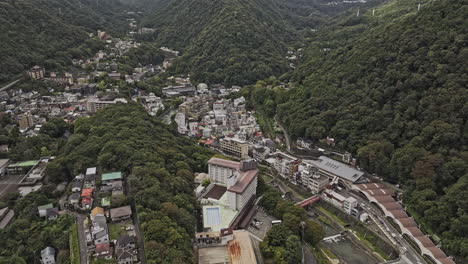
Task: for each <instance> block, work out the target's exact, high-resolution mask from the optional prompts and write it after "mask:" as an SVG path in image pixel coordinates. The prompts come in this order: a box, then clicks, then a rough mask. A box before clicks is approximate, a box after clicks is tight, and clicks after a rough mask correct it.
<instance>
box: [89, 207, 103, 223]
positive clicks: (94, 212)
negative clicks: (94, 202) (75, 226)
mask: <svg viewBox="0 0 468 264" xmlns="http://www.w3.org/2000/svg"><path fill="white" fill-rule="evenodd" d="M97 215H104V208H102V207H98V206H96V207H94V208H93V210H91V214H90V216H91V221H93V220H94V217H96V216H97Z"/></svg>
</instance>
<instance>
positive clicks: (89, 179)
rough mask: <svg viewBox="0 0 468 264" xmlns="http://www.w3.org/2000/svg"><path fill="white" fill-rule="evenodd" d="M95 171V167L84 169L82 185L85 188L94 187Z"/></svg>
mask: <svg viewBox="0 0 468 264" xmlns="http://www.w3.org/2000/svg"><path fill="white" fill-rule="evenodd" d="M96 171H97V169H96V167H93V168H87V169H86V174H85V178H84V184H85V187H86V188H89V187H94V184H95V182H96Z"/></svg>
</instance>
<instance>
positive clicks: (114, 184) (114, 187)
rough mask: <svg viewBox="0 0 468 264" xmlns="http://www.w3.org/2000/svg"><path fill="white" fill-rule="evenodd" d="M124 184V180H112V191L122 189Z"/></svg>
mask: <svg viewBox="0 0 468 264" xmlns="http://www.w3.org/2000/svg"><path fill="white" fill-rule="evenodd" d="M122 187H123V184H122V181H118V180H116V181H113V182H112V191H113V192H114V191H118V190H122V189H123V188H122Z"/></svg>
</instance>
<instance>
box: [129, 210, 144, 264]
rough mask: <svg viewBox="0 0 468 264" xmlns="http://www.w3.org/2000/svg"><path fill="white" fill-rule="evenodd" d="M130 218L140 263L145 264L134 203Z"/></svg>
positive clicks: (142, 243)
mask: <svg viewBox="0 0 468 264" xmlns="http://www.w3.org/2000/svg"><path fill="white" fill-rule="evenodd" d="M132 218H133V226H134V229H135V234H136V237H137V241H138V255H139V259H140V263H141V264H145V263H146V257H145V243H144V241H143V235H142V234H141V230H140V222H139V221H138V216H137V213H136V208H135V204H132Z"/></svg>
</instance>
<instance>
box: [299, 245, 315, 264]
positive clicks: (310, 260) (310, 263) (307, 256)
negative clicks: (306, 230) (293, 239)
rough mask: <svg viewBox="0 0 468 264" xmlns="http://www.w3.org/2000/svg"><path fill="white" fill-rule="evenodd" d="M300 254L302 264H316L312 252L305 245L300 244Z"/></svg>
mask: <svg viewBox="0 0 468 264" xmlns="http://www.w3.org/2000/svg"><path fill="white" fill-rule="evenodd" d="M302 252H304V264H317V260H316V259H315V257H314V255H313V254H312V250H311V249H310V247H309V246H308V245H307V244H305V243H302Z"/></svg>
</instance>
